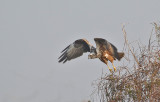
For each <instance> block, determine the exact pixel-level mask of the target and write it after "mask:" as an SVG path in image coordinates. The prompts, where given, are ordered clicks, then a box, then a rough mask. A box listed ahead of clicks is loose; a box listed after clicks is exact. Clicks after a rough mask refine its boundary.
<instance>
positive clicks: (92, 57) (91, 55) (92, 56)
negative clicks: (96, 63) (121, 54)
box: [88, 46, 97, 59]
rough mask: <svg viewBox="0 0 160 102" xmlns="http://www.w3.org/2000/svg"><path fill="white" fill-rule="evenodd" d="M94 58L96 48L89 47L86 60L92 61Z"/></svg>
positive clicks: (95, 56)
mask: <svg viewBox="0 0 160 102" xmlns="http://www.w3.org/2000/svg"><path fill="white" fill-rule="evenodd" d="M94 58H97V52H96V48H95V47H94V46H91V48H90V54H89V55H88V59H94Z"/></svg>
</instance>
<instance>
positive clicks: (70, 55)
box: [58, 38, 124, 71]
mask: <svg viewBox="0 0 160 102" xmlns="http://www.w3.org/2000/svg"><path fill="white" fill-rule="evenodd" d="M94 41H95V43H96V48H95V47H94V46H93V45H91V44H90V43H89V42H88V41H87V40H86V39H78V40H76V41H75V42H73V43H72V44H70V45H69V46H67V47H66V48H65V49H64V50H63V51H62V52H61V53H62V55H61V56H60V57H59V58H58V59H59V62H63V63H65V62H66V61H69V60H71V59H74V58H77V57H79V56H82V55H83V53H85V52H90V54H89V55H88V59H94V58H99V59H100V60H101V61H102V62H104V63H105V64H106V65H107V66H108V60H109V61H110V62H111V63H112V65H113V68H114V71H116V67H115V66H114V64H113V61H114V60H116V59H118V60H119V61H120V59H121V58H122V57H123V56H124V53H123V52H118V51H117V48H116V47H115V46H114V45H113V44H111V43H110V42H108V41H107V40H105V39H102V38H94ZM108 68H109V70H110V71H112V69H111V68H110V67H109V66H108Z"/></svg>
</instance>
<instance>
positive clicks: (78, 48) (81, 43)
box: [58, 39, 91, 63]
mask: <svg viewBox="0 0 160 102" xmlns="http://www.w3.org/2000/svg"><path fill="white" fill-rule="evenodd" d="M90 46H91V45H90V43H89V42H88V41H87V40H85V39H79V40H76V41H75V42H74V43H72V44H70V45H69V46H67V47H66V48H65V49H64V50H63V51H62V52H61V53H62V55H61V56H60V57H59V58H58V59H59V62H63V63H65V62H66V61H69V60H71V59H74V58H77V57H79V56H82V55H83V53H85V52H90Z"/></svg>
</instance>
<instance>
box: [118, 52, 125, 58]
mask: <svg viewBox="0 0 160 102" xmlns="http://www.w3.org/2000/svg"><path fill="white" fill-rule="evenodd" d="M118 56H119V58H118V60H121V58H122V57H124V53H123V52H118Z"/></svg>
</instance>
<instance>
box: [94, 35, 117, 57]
mask: <svg viewBox="0 0 160 102" xmlns="http://www.w3.org/2000/svg"><path fill="white" fill-rule="evenodd" d="M94 40H95V42H96V45H97V46H103V48H105V50H107V51H109V53H110V54H111V55H112V56H113V57H115V58H117V59H119V55H118V52H117V48H116V47H115V46H114V45H113V44H112V43H110V42H108V41H107V40H105V39H102V38H94ZM98 50H99V49H98Z"/></svg>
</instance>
